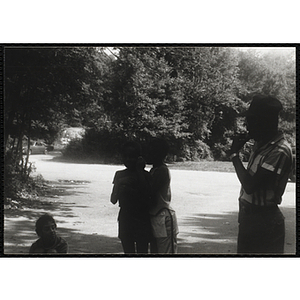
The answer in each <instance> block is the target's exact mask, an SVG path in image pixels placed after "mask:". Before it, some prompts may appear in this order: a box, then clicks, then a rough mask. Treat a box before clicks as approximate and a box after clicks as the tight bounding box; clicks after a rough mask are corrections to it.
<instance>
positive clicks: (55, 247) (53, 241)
mask: <svg viewBox="0 0 300 300" xmlns="http://www.w3.org/2000/svg"><path fill="white" fill-rule="evenodd" d="M56 228H57V226H56V223H55V221H54V219H53V217H52V216H50V215H49V214H44V215H42V216H41V217H40V218H39V219H38V220H37V221H36V224H35V231H36V233H37V235H38V236H39V239H38V240H37V241H36V242H34V243H33V244H32V245H31V247H30V250H29V253H30V254H34V253H36V254H38V253H39V254H50V253H51V254H52V253H68V243H67V242H66V241H65V240H64V239H63V238H61V237H59V236H58V235H57V234H56Z"/></svg>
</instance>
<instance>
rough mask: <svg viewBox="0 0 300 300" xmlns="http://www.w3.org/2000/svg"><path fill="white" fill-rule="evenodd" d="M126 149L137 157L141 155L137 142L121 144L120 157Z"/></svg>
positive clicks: (140, 148)
mask: <svg viewBox="0 0 300 300" xmlns="http://www.w3.org/2000/svg"><path fill="white" fill-rule="evenodd" d="M128 148H132V149H133V150H134V151H135V153H136V155H137V156H140V155H141V154H142V147H141V145H140V144H139V143H138V142H135V141H129V142H126V143H125V144H123V146H122V152H121V153H122V155H124V154H125V152H126V150H127V149H128Z"/></svg>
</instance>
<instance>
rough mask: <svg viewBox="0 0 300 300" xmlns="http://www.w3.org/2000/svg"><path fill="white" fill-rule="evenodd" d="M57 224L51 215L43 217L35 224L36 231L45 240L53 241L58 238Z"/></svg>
mask: <svg viewBox="0 0 300 300" xmlns="http://www.w3.org/2000/svg"><path fill="white" fill-rule="evenodd" d="M56 228H57V226H56V223H55V220H54V219H53V217H52V216H50V215H49V214H44V215H42V216H41V217H40V218H39V219H38V220H37V221H36V223H35V231H36V233H37V235H38V236H39V237H41V238H42V239H44V240H48V241H52V240H54V239H55V238H56Z"/></svg>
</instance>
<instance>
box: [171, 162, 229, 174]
mask: <svg viewBox="0 0 300 300" xmlns="http://www.w3.org/2000/svg"><path fill="white" fill-rule="evenodd" d="M168 167H169V168H170V169H175V170H193V171H210V172H235V170H234V167H233V164H232V162H230V161H197V162H196V161H185V162H176V163H171V164H168Z"/></svg>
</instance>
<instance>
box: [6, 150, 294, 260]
mask: <svg viewBox="0 0 300 300" xmlns="http://www.w3.org/2000/svg"><path fill="white" fill-rule="evenodd" d="M30 159H31V161H32V162H34V163H35V166H36V168H37V170H36V173H35V175H37V174H41V175H42V176H43V177H44V179H45V180H47V181H49V184H51V185H52V186H53V188H54V189H55V194H54V195H51V196H48V197H46V198H42V199H41V201H39V202H38V203H39V204H38V205H36V207H34V208H32V209H27V210H17V211H14V212H12V211H7V212H5V221H4V226H5V227H4V253H5V254H15V253H17V254H26V253H27V252H28V249H29V247H30V245H31V243H32V242H33V241H35V240H36V239H37V236H36V234H35V231H34V225H35V221H36V219H37V218H38V217H39V216H40V215H41V214H42V213H44V212H48V213H50V214H52V215H53V216H54V218H55V219H56V221H57V225H58V234H59V235H61V236H62V237H64V238H65V239H66V240H67V241H68V243H69V253H71V254H122V253H123V252H122V247H121V244H120V241H119V239H118V238H117V232H118V227H117V215H118V210H119V208H118V206H114V205H112V204H111V203H110V202H109V198H110V193H111V189H112V179H113V176H114V174H115V172H116V171H117V170H120V169H123V166H111V165H100V164H80V163H70V162H65V161H63V160H62V159H61V157H60V155H59V154H57V153H56V154H55V153H52V154H48V155H32V156H31V158H30ZM239 189H240V184H239V182H238V180H237V177H236V175H235V173H224V172H223V173H219V172H208V171H207V172H205V171H189V170H174V169H171V190H172V207H173V208H174V209H175V211H176V213H177V218H178V224H179V231H180V233H179V235H178V253H179V254H189V255H201V254H202V255H217V254H226V255H228V254H229V255H231V254H233V255H234V254H236V238H237V231H238V224H237V214H238V202H237V198H238V195H239ZM49 202H50V203H51V205H49ZM281 210H282V212H283V214H284V215H285V218H286V241H285V254H288V255H293V254H295V251H296V249H295V244H296V243H295V241H296V238H295V232H296V230H295V226H296V225H295V222H296V211H295V183H291V182H289V183H288V185H287V188H286V192H285V194H284V198H283V202H282V205H281Z"/></svg>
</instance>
